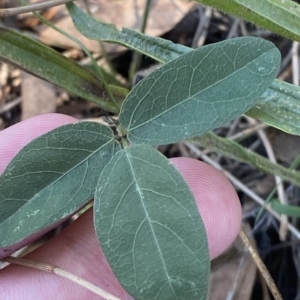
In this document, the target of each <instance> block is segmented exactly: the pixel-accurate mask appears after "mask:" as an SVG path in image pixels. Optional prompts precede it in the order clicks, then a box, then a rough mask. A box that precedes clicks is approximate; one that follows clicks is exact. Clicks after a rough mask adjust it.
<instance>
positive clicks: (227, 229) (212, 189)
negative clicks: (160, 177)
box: [171, 157, 242, 259]
mask: <svg viewBox="0 0 300 300" xmlns="http://www.w3.org/2000/svg"><path fill="white" fill-rule="evenodd" d="M171 161H172V163H173V164H174V166H175V167H176V168H177V169H178V170H179V172H180V173H181V175H182V176H183V178H184V179H185V180H186V182H187V184H188V185H189V187H190V189H191V191H192V193H193V195H194V197H195V200H196V203H197V205H198V209H199V212H200V214H201V217H202V220H203V223H204V226H205V229H206V232H207V236H208V247H209V252H210V257H211V259H213V258H215V257H217V256H218V255H220V254H221V253H222V252H224V251H225V250H226V249H227V248H228V247H229V246H230V245H231V244H232V243H233V241H234V240H235V238H236V237H237V235H238V233H239V231H240V227H241V220H242V210H241V204H240V201H239V198H238V196H237V193H236V191H235V189H234V188H233V186H232V184H231V183H230V181H229V180H228V179H227V178H226V177H225V176H224V175H223V174H222V173H221V172H220V171H218V170H217V169H215V168H213V167H212V166H210V165H208V164H206V163H204V162H201V161H199V160H196V159H192V158H183V157H182V158H172V159H171Z"/></svg>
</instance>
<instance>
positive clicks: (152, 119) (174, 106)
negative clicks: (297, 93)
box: [127, 48, 274, 133]
mask: <svg viewBox="0 0 300 300" xmlns="http://www.w3.org/2000/svg"><path fill="white" fill-rule="evenodd" d="M271 51H274V49H273V48H272V49H270V50H268V51H267V52H264V53H263V54H262V55H260V56H258V57H257V58H255V60H257V59H259V58H261V57H262V56H264V55H266V54H268V53H269V52H271ZM255 60H252V61H251V62H249V63H247V64H246V65H244V66H243V67H242V68H240V69H238V70H236V71H234V72H233V73H231V74H230V75H229V76H226V77H223V78H222V79H221V80H218V81H216V82H215V83H213V84H212V85H210V86H208V87H206V88H205V89H203V90H201V91H200V92H199V93H196V94H193V95H192V96H196V95H200V94H201V93H202V92H204V91H206V90H209V89H210V88H212V87H214V86H215V85H217V84H219V83H220V82H222V81H223V80H227V79H228V78H230V77H231V76H234V75H235V74H236V73H238V72H240V71H241V70H243V69H245V68H247V66H248V65H249V64H252V63H253V62H254V61H255ZM190 99H191V97H189V98H186V99H185V100H183V101H181V102H178V103H177V104H175V105H173V106H171V107H169V108H168V109H166V110H164V111H163V112H161V113H159V114H158V115H156V116H155V117H153V118H151V119H149V120H148V121H147V122H143V123H141V124H139V125H137V126H135V127H131V128H130V125H131V123H132V118H133V116H132V117H131V119H130V122H129V125H128V129H127V131H128V133H130V132H131V131H132V130H135V129H137V128H139V127H142V126H144V125H145V124H147V123H149V122H153V121H154V120H155V119H157V118H159V117H160V116H162V115H163V114H165V113H167V112H168V111H171V110H172V109H175V108H176V107H177V106H179V105H181V104H183V103H185V102H186V101H189V100H190ZM141 102H142V101H140V102H139V105H140V104H141ZM139 105H138V106H139ZM138 106H137V107H136V109H135V110H137V108H138ZM129 128H130V129H129Z"/></svg>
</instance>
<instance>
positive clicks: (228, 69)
mask: <svg viewBox="0 0 300 300" xmlns="http://www.w3.org/2000/svg"><path fill="white" fill-rule="evenodd" d="M279 64H280V53H279V51H278V49H277V48H276V47H275V46H274V45H273V44H272V43H270V42H268V41H265V40H262V39H259V38H253V37H244V38H236V39H232V40H227V41H223V42H220V43H217V44H213V45H208V46H204V47H201V48H199V49H197V50H195V51H191V52H189V53H186V54H184V55H182V56H180V57H179V58H177V59H175V60H172V61H171V62H170V63H168V64H166V65H164V66H163V67H161V68H159V69H158V70H156V71H154V72H153V73H151V74H150V75H149V76H148V77H146V78H145V79H144V80H142V81H141V82H140V83H139V84H137V85H136V86H135V87H134V88H133V89H132V91H131V93H130V94H129V95H128V96H127V98H126V99H125V101H124V103H123V105H122V108H121V113H120V123H121V125H122V126H123V128H124V129H125V131H127V133H128V138H129V140H130V141H131V142H132V143H135V144H138V143H145V144H151V145H159V144H168V143H174V142H177V141H180V140H183V139H186V138H190V137H193V136H196V135H200V134H202V133H204V132H206V131H209V130H212V129H214V128H216V127H219V126H221V125H222V124H224V123H225V122H227V121H229V120H232V119H234V118H236V117H237V116H239V115H241V114H242V113H244V112H245V111H247V110H248V109H249V108H250V107H251V106H253V104H254V103H255V102H256V101H257V98H258V97H259V96H260V95H261V94H262V93H263V91H264V90H265V89H266V88H267V87H268V86H269V85H270V84H271V82H272V81H273V79H274V78H275V76H276V75H277V72H278V68H279Z"/></svg>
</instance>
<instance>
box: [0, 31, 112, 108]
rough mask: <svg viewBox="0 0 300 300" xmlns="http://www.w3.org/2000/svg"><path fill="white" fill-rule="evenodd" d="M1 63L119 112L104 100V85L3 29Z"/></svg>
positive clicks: (68, 61)
mask: <svg viewBox="0 0 300 300" xmlns="http://www.w3.org/2000/svg"><path fill="white" fill-rule="evenodd" d="M0 45H1V47H0V60H2V61H5V62H8V63H10V64H12V65H14V66H16V67H17V68H20V69H23V70H24V71H26V72H28V73H31V74H33V75H35V76H37V77H40V78H42V79H45V80H47V81H49V82H51V83H53V84H55V85H57V86H60V87H62V88H64V89H65V90H67V91H68V92H70V93H73V94H75V95H77V96H80V97H82V98H84V99H87V100H89V101H92V102H95V103H97V104H98V105H100V106H101V107H103V108H104V109H106V110H108V111H111V112H118V109H117V108H116V107H115V105H114V104H113V103H112V102H111V101H110V99H109V98H105V96H104V95H106V92H105V89H104V86H103V84H102V83H101V82H100V81H99V80H98V78H97V77H96V76H95V75H94V74H93V73H92V72H90V71H88V70H87V69H85V68H84V67H82V66H80V65H78V64H76V63H75V62H74V61H72V60H71V59H68V58H67V57H64V56H63V55H61V54H60V53H58V52H57V51H55V50H53V49H51V48H50V47H47V46H45V45H43V44H41V43H39V42H38V41H35V40H33V39H31V38H29V37H27V36H25V35H21V34H20V33H17V32H15V31H13V30H10V29H6V28H2V27H0Z"/></svg>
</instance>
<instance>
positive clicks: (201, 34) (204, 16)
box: [192, 4, 212, 48]
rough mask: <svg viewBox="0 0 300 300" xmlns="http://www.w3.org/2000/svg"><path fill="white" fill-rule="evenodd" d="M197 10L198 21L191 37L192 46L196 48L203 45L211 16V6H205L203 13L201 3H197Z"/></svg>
mask: <svg viewBox="0 0 300 300" xmlns="http://www.w3.org/2000/svg"><path fill="white" fill-rule="evenodd" d="M198 12H199V23H198V27H197V29H196V32H195V35H194V38H193V42H192V48H197V47H200V46H203V45H204V43H205V40H206V36H207V32H208V27H209V23H210V19H211V16H212V8H211V7H206V8H205V11H204V13H203V10H202V5H200V4H198Z"/></svg>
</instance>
